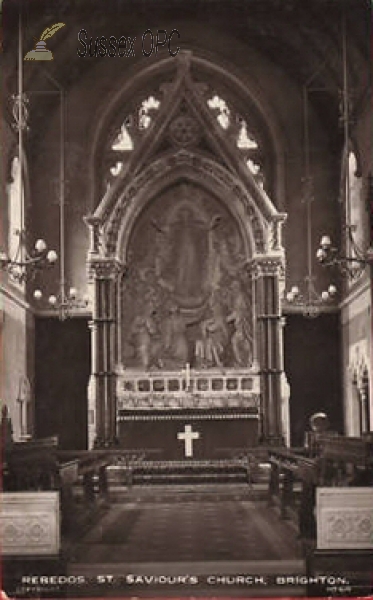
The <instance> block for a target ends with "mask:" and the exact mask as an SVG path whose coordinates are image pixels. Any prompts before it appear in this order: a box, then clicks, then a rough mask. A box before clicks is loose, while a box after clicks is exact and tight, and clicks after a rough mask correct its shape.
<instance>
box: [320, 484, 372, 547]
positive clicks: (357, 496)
mask: <svg viewBox="0 0 373 600" xmlns="http://www.w3.org/2000/svg"><path fill="white" fill-rule="evenodd" d="M372 506H373V489H372V488H364V487H361V488H359V487H347V488H346V487H344V488H318V489H317V505H316V508H317V547H318V548H319V549H368V548H373V512H372Z"/></svg>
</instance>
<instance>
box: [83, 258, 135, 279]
mask: <svg viewBox="0 0 373 600" xmlns="http://www.w3.org/2000/svg"><path fill="white" fill-rule="evenodd" d="M87 267H88V277H89V280H90V281H92V279H116V278H117V277H118V275H120V274H121V273H125V272H126V270H127V267H126V265H124V264H122V263H121V262H119V261H118V260H117V259H116V258H111V257H110V258H105V257H102V256H92V257H91V258H90V259H89V260H88V263H87Z"/></svg>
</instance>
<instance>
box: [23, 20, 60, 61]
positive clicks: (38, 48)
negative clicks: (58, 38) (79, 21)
mask: <svg viewBox="0 0 373 600" xmlns="http://www.w3.org/2000/svg"><path fill="white" fill-rule="evenodd" d="M64 25H65V23H55V24H54V25H51V26H50V27H47V28H46V29H44V31H43V33H42V34H41V36H40V39H39V40H38V41H37V42H36V44H35V48H34V49H33V50H30V52H27V54H26V56H25V58H24V59H23V60H53V53H52V52H51V51H50V50H48V48H47V44H46V42H45V40H47V39H48V38H50V37H52V35H54V34H55V33H56V32H57V31H58V30H59V29H61V27H64Z"/></svg>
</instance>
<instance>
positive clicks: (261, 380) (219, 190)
mask: <svg viewBox="0 0 373 600" xmlns="http://www.w3.org/2000/svg"><path fill="white" fill-rule="evenodd" d="M189 67H190V56H184V57H183V58H182V59H181V62H180V65H179V71H178V74H177V77H176V80H175V81H174V83H173V84H172V85H171V92H170V97H171V99H173V102H171V103H170V102H168V104H167V105H166V106H165V107H164V108H163V110H162V109H161V110H160V111H159V114H158V115H157V119H155V120H154V123H153V124H152V127H151V128H149V131H147V132H146V134H145V135H144V137H143V138H142V140H141V143H140V144H139V146H138V148H137V149H136V150H135V151H134V152H133V155H132V156H131V158H130V160H129V162H128V164H127V165H126V167H125V168H124V169H123V172H122V173H120V175H119V176H118V178H117V181H116V182H115V184H114V185H113V186H112V187H111V188H110V189H109V190H108V192H107V193H106V194H105V196H104V197H103V199H102V201H101V203H100V205H99V206H98V207H97V209H96V211H95V213H94V214H93V215H90V216H88V217H87V218H86V222H87V225H88V226H89V228H90V248H89V252H88V261H87V262H88V271H89V275H90V280H91V283H92V293H93V320H92V324H91V329H92V350H93V352H92V377H91V385H90V411H91V413H90V414H91V419H90V422H91V427H90V432H89V439H90V444H91V445H92V444H96V445H107V444H111V443H114V441H115V440H116V438H117V434H118V420H119V416H120V410H121V408H120V407H123V402H125V408H126V409H127V410H128V409H130V408H131V407H134V406H135V405H136V410H139V409H144V410H147V411H149V410H151V411H152V410H155V411H156V410H159V409H160V404H162V402H164V405H163V408H164V407H165V406H168V404H167V403H169V402H176V403H179V404H178V407H179V408H180V409H186V408H187V409H190V408H191V407H192V406H193V407H195V409H196V410H197V412H198V410H199V409H202V408H203V409H204V410H206V409H209V410H210V409H214V408H215V409H216V406H218V405H219V406H220V407H222V406H223V407H224V406H225V407H226V408H228V405H227V402H230V403H231V404H229V407H230V408H232V407H235V408H240V409H241V410H244V409H245V410H248V409H249V408H250V409H252V410H253V411H254V412H255V411H256V416H257V418H258V419H259V420H260V427H261V430H260V433H261V435H262V438H263V439H264V440H266V441H268V442H269V443H279V441H280V440H281V439H282V437H283V431H282V421H281V402H282V398H281V377H282V372H283V365H282V356H283V352H282V324H281V307H280V297H281V290H282V281H283V278H284V251H283V247H282V241H281V227H282V224H283V222H284V220H285V215H284V214H283V213H280V212H278V211H277V210H276V208H275V207H274V205H273V203H272V202H271V200H270V199H269V197H268V195H267V194H266V192H265V191H264V190H263V189H262V188H261V187H260V186H258V185H257V183H256V182H255V180H254V177H253V176H252V174H251V173H250V171H249V170H248V169H247V168H246V165H245V164H244V162H243V161H242V157H241V156H240V155H239V153H238V152H237V148H235V146H234V144H232V142H231V141H230V140H229V138H228V139H227V137H225V136H224V135H222V133H221V131H220V130H219V126H218V124H217V123H216V120H215V119H214V116H213V115H211V113H210V111H209V110H208V108H207V107H206V106H205V104H204V103H203V101H202V99H201V97H200V96H199V94H198V90H196V89H195V86H194V85H193V80H192V78H191V75H190V69H189ZM175 122H178V123H180V122H182V123H183V125H184V124H185V123H188V127H187V128H186V131H187V132H188V131H190V129H191V131H192V133H191V136H190V138H189V137H188V135H189V134H188V133H187V135H186V137H185V136H183V139H182V142H181V143H178V140H176V141H175V139H173V143H172V144H171V146H168V148H167V150H166V151H165V150H164V143H163V142H165V141H167V142H168V141H169V139H170V130H172V127H173V124H174V123H175ZM191 123H192V126H191V128H189V125H190V124H191ZM196 131H198V135H195V132H196ZM203 136H204V139H205V147H204V148H201V147H200V146H199V142H200V140H201V138H202V137H203ZM206 147H208V151H206ZM160 149H161V151H160ZM181 215H183V216H181ZM228 225H229V226H228ZM224 226H227V229H226V230H225V231H224V229H223V228H224ZM229 227H230V228H231V229H230V230H229V231H230V232H231V233H232V236H233V238H234V240H235V241H234V243H233V246H234V248H235V250H236V255H235V252H233V251H231V250H229V249H227V248H228V245H229V244H228V245H227V239H228V237H229V235H230V234H229V235H228V234H227V232H228V229H229ZM141 228H142V229H141ZM139 231H140V233H141V231H142V232H144V231H145V232H147V233H146V235H143V237H142V238H141V235H140V234H139ZM175 231H176V234H175ZM157 235H158V238H159V237H161V238H162V244H161V245H162V248H161V247H160V246H159V244H158V242H157ZM136 236H137V237H136ZM153 238H154V239H153ZM138 239H140V240H141V239H142V240H143V244H141V243H138V242H136V240H138ZM133 240H135V242H134V241H133ZM149 240H150V241H149ZM136 244H137V245H136ZM157 244H158V245H157ZM141 245H143V246H146V252H145V253H144V252H143V249H142V248H141ZM179 246H180V248H183V247H184V248H185V253H184V255H182V256H180V253H181V250H180V248H179ZM165 247H166V248H167V250H165V249H164V248H165ZM139 248H140V250H139ZM223 248H224V250H223ZM131 252H132V256H131ZM133 255H134V257H133ZM178 256H179V258H177V257H178ZM157 258H158V259H159V260H158V263H157V261H156V259H157ZM173 259H174V261H176V262H177V261H178V260H179V264H180V269H178V270H177V269H176V270H175V267H174V265H173ZM185 265H187V266H185ZM201 269H202V270H201ZM203 269H204V270H203ZM180 273H181V275H180ZM196 273H199V275H196ZM193 274H194V275H193ZM131 294H132V296H131ZM130 297H131V302H130V301H129V300H128V298H130ZM123 298H125V300H123ZM150 298H151V299H150ZM126 299H127V300H126ZM126 302H127V304H126ZM155 304H156V308H157V310H158V313H159V314H160V315H161V317H162V319H161V323H160V324H159V323H158V324H156V323H155V322H154V308H155ZM123 307H125V308H123ZM131 311H132V312H131ZM175 312H177V317H176V316H175ZM171 321H172V327H174V330H173V331H175V328H177V336H178V337H177V342H178V343H177V344H176V346H177V348H176V347H175V345H172V344H171V343H170V342H169V341H167V340H168V337H169V336H168V333H169V331H170V327H171V325H170V323H171ZM156 325H161V327H158V326H156ZM188 328H189V329H188ZM219 328H220V329H219ZM197 330H198V331H197ZM217 331H220V339H219V340H217V339H216V336H217ZM172 335H174V333H172ZM175 335H176V334H175ZM129 336H132V337H131V340H133V339H135V341H134V342H132V341H131V343H132V345H133V349H132V354H131V353H130V352H129V351H127V348H126V344H127V346H128V344H129V343H130V341H129ZM171 348H172V349H171ZM183 366H187V367H188V369H189V368H190V367H192V370H193V372H194V379H193V380H192V381H193V385H197V384H198V382H199V380H198V377H197V374H198V373H199V372H200V370H201V369H203V373H204V380H205V381H207V391H208V392H209V393H210V396H211V392H213V391H214V390H212V388H211V387H209V386H211V385H212V376H211V377H210V379H209V372H210V371H211V372H212V373H215V375H216V373H220V374H222V373H224V377H225V378H226V379H225V380H224V381H225V383H223V385H226V384H227V381H228V379H230V380H231V381H236V383H235V384H234V385H237V386H242V389H241V387H237V388H234V389H235V394H234V395H231V397H229V391H230V390H229V389H227V390H225V393H224V394H223V393H220V395H219V394H215V396H214V394H212V399H211V398H210V397H207V396H204V394H203V391H204V390H202V389H201V390H198V391H197V389H194V390H191V389H190V388H189V385H188V386H187V384H186V383H185V381H186V380H183V381H184V384H183V385H184V387H183V388H182V387H180V389H179V391H178V392H177V393H173V392H171V391H170V389H169V388H168V387H167V389H166V391H164V390H163V392H162V397H160V396H157V392H158V391H160V390H157V389H153V388H152V389H151V391H150V393H149V394H148V395H147V396H144V395H143V396H142V397H140V396H141V394H140V392H141V390H139V389H138V387H136V386H138V382H139V377H141V381H146V380H148V384H147V385H149V386H152V385H153V384H154V382H153V379H152V378H153V375H152V371H154V370H155V371H156V372H157V373H158V374H159V373H162V372H163V371H164V370H166V371H167V372H168V373H169V375H168V376H169V377H171V375H172V377H173V379H172V381H174V380H175V378H176V379H177V378H179V379H180V378H181V379H182V378H183V375H182V372H183ZM131 369H132V370H134V372H135V374H133V373H132V376H133V380H132V382H130V381H128V373H129V372H130V371H131ZM184 370H185V369H184ZM123 372H124V373H123ZM229 374H230V375H229ZM228 375H229V377H228ZM189 377H190V373H189V371H188V376H187V380H188V379H189ZM237 377H238V379H237ZM170 381H171V380H170ZM134 382H135V383H134ZM244 382H246V383H244ZM249 382H250V383H249ZM126 385H128V386H129V388H128V389H130V388H131V386H132V385H134V386H135V388H136V389H135V388H134V393H132V392H131V394H132V395H131V398H127V397H126V396H125V394H124V396H123V393H124V392H123V389H124V388H125V386H126ZM227 385H228V384H227ZM244 385H246V386H247V387H246V389H244ZM123 386H124V388H123ZM167 386H168V384H167ZM149 389H150V388H149ZM168 392H170V393H168ZM156 396H157V397H156ZM223 396H226V397H227V398H224V397H223ZM233 396H234V397H233ZM123 398H125V400H123ZM162 398H163V399H162ZM214 398H215V400H214ZM131 402H132V404H131ZM214 403H215V404H214ZM224 403H225V404H224Z"/></svg>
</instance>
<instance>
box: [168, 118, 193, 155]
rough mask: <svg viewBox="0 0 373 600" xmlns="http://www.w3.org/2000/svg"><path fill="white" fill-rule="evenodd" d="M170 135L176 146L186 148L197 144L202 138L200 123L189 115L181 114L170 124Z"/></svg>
mask: <svg viewBox="0 0 373 600" xmlns="http://www.w3.org/2000/svg"><path fill="white" fill-rule="evenodd" d="M169 135H170V138H171V141H172V142H173V143H174V144H176V146H181V147H183V148H185V147H186V146H191V145H192V144H196V143H197V142H198V141H199V138H200V132H199V126H198V123H197V121H196V120H195V119H193V117H190V116H189V115H180V116H178V117H176V119H174V120H173V121H172V123H171V124H170V127H169Z"/></svg>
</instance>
